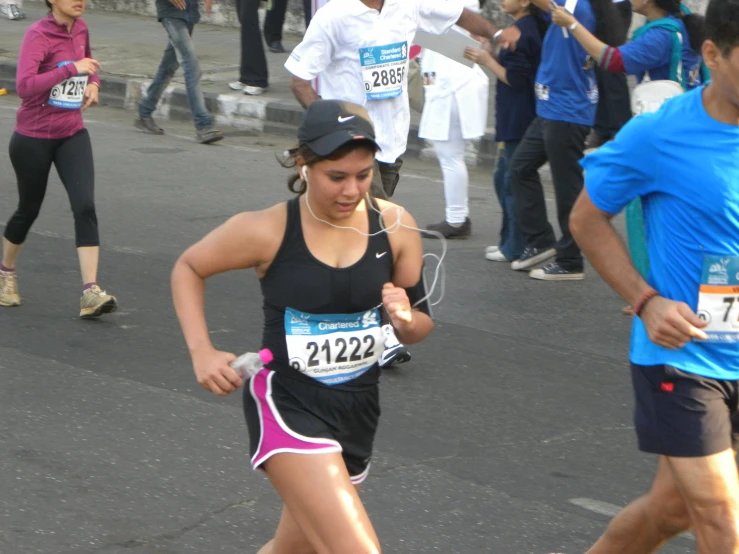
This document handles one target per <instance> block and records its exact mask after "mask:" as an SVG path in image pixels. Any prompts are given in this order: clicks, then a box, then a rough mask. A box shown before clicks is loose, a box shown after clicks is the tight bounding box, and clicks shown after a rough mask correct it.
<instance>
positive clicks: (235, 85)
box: [228, 81, 246, 90]
mask: <svg viewBox="0 0 739 554" xmlns="http://www.w3.org/2000/svg"><path fill="white" fill-rule="evenodd" d="M245 86H246V83H242V82H241V81H234V82H233V83H229V84H228V88H230V89H231V90H244V87H245Z"/></svg>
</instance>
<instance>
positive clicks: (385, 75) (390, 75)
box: [365, 66, 405, 90]
mask: <svg viewBox="0 0 739 554" xmlns="http://www.w3.org/2000/svg"><path fill="white" fill-rule="evenodd" d="M404 73H405V66H403V67H396V68H394V69H382V70H380V71H373V72H372V77H373V78H374V81H373V83H372V87H370V86H369V85H367V86H365V88H366V89H368V90H371V89H372V88H378V87H386V86H387V85H397V84H403V74H404Z"/></svg>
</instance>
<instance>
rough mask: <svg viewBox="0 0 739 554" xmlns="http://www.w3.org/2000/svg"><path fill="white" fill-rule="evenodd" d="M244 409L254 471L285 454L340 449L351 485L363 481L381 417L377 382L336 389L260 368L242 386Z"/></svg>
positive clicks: (336, 450)
mask: <svg viewBox="0 0 739 554" xmlns="http://www.w3.org/2000/svg"><path fill="white" fill-rule="evenodd" d="M244 413H245V415H246V425H247V427H248V429H249V439H250V440H249V442H250V451H251V463H252V467H253V468H254V469H256V468H258V467H260V466H261V465H262V464H264V462H266V461H267V460H268V459H269V458H271V457H272V456H274V455H275V454H279V453H284V452H289V453H295V454H320V453H326V452H340V453H341V455H342V457H343V458H344V463H345V464H346V468H347V470H348V471H349V476H350V477H351V480H352V483H354V484H355V485H358V484H359V483H361V482H362V481H364V480H365V479H366V477H367V474H368V473H369V465H370V459H371V457H372V445H373V443H374V439H375V432H376V430H377V424H378V421H379V418H380V397H379V391H378V387H377V385H374V386H371V387H368V388H363V389H361V390H357V391H346V390H336V389H332V388H331V387H327V386H323V385H313V384H308V383H304V382H303V381H301V380H297V379H293V378H290V377H285V376H282V377H281V376H280V374H279V373H276V372H274V371H272V370H269V369H262V370H261V371H260V372H259V373H258V374H257V375H255V376H254V377H252V378H251V379H250V380H249V381H248V382H247V383H246V386H245V387H244Z"/></svg>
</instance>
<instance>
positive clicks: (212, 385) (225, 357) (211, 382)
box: [192, 348, 244, 396]
mask: <svg viewBox="0 0 739 554" xmlns="http://www.w3.org/2000/svg"><path fill="white" fill-rule="evenodd" d="M235 359H236V355H234V354H231V353H230V352H221V351H220V350H216V349H215V348H210V349H208V350H205V351H203V352H196V353H193V355H192V367H193V369H194V370H195V378H196V379H197V380H198V384H199V385H200V386H201V387H203V388H204V389H205V390H208V391H210V392H212V393H213V394H217V395H218V396H228V395H229V394H231V393H232V392H234V391H235V390H236V389H238V388H239V387H240V386H241V385H243V384H244V381H243V380H242V379H241V377H239V375H238V374H237V373H236V371H234V369H233V368H232V367H231V366H230V365H229V364H230V363H231V362H233V361H234V360H235Z"/></svg>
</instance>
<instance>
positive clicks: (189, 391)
mask: <svg viewBox="0 0 739 554" xmlns="http://www.w3.org/2000/svg"><path fill="white" fill-rule="evenodd" d="M3 23H5V22H3ZM111 33H112V31H111ZM17 105H18V99H17V98H15V97H14V96H12V95H11V96H6V97H0V145H7V143H8V140H9V138H10V135H11V132H12V128H13V119H14V115H15V114H14V110H15V109H16V107H17ZM85 117H86V120H87V124H88V127H89V129H90V132H91V135H92V137H93V147H94V153H95V161H96V176H97V184H96V186H97V189H96V199H97V203H98V219H99V221H100V225H101V235H102V240H103V246H102V260H101V271H100V277H99V281H100V283H101V285H102V286H103V287H104V288H106V289H108V290H109V291H110V292H112V293H114V294H116V295H117V296H118V298H119V300H120V304H121V309H120V311H119V312H118V313H116V314H113V315H111V316H109V317H106V318H103V319H100V320H98V321H81V320H79V319H78V318H77V306H78V304H77V303H78V298H79V293H80V284H79V275H78V268H77V261H76V256H75V251H74V240H73V224H72V218H71V214H70V210H69V207H68V204H67V200H66V197H65V193H64V191H63V188H62V186H61V184H60V183H59V180H58V178H57V177H56V175H55V174H52V179H51V182H50V186H49V190H48V193H47V197H46V202H45V204H44V207H43V209H42V213H41V216H40V218H39V220H38V221H37V222H36V224H35V226H34V229H33V231H32V234H31V235H30V236H29V240H28V242H27V244H26V246H25V249H24V251H23V255H22V258H21V261H20V264H19V269H18V271H19V281H20V289H21V293H22V294H23V297H24V302H25V303H24V305H23V306H21V307H19V308H14V309H2V310H0V553H2V554H26V553H34V554H36V553H38V554H41V553H43V554H78V553H83V554H87V553H97V552H100V553H105V554H114V553H115V554H123V553H137V554H138V553H141V554H154V553H160V554H161V553H168V554H179V553H197V554H207V553H216V552H218V553H229V554H230V553H236V552H243V553H254V552H256V550H257V549H258V547H259V546H260V545H262V544H263V543H265V542H266V541H267V540H268V539H269V537H270V536H271V534H272V532H273V530H274V527H275V524H276V521H277V517H278V513H279V509H280V502H279V499H278V498H277V496H276V494H275V493H274V492H273V491H272V490H271V488H270V487H269V485H268V483H267V482H266V480H265V478H264V476H263V475H262V474H260V473H258V472H253V471H252V470H251V469H250V467H249V461H248V454H247V452H248V439H247V433H246V428H245V425H244V422H243V415H242V410H241V399H240V395H239V394H235V395H232V396H231V397H228V398H226V399H219V398H217V397H215V396H212V395H210V394H208V393H207V392H205V391H204V390H202V389H200V388H199V387H198V386H197V384H196V382H195V380H194V377H193V375H192V370H191V367H190V361H189V357H188V355H187V352H186V349H185V347H184V343H183V340H182V337H181V334H180V331H179V327H178V325H177V322H176V319H175V316H174V311H173V309H172V305H171V299H170V289H169V272H170V270H171V267H172V264H173V263H174V260H175V259H176V257H177V256H178V255H179V254H180V253H181V252H182V251H183V250H184V249H185V248H186V247H187V246H188V245H189V244H191V243H192V242H194V241H195V240H197V239H199V238H200V237H201V236H203V235H204V234H205V233H207V232H208V231H209V230H211V229H212V228H214V227H215V226H217V225H218V224H220V223H221V222H223V221H224V220H225V219H226V218H228V217H229V216H230V215H232V214H234V213H235V212H238V211H241V210H248V209H259V208H263V207H266V206H269V205H271V204H273V203H276V202H278V201H281V200H284V199H285V198H287V196H288V195H287V194H286V192H287V188H286V184H285V180H286V177H287V176H288V174H289V172H288V171H287V170H284V169H282V168H280V167H279V166H278V165H277V162H276V161H275V152H281V151H282V150H284V148H285V147H286V146H288V145H289V144H291V142H292V141H291V140H290V138H289V137H287V136H284V135H273V134H261V135H259V136H249V135H238V134H237V133H232V134H231V135H230V136H229V137H228V139H227V140H224V141H223V142H221V143H218V144H217V145H214V146H202V145H198V144H196V143H195V142H194V141H193V139H192V137H191V134H192V133H191V129H190V126H189V124H188V123H186V122H178V121H170V122H168V124H167V125H166V127H167V135H165V136H162V137H155V136H151V135H145V134H142V133H139V132H137V131H136V130H135V129H134V128H133V127H132V126H131V114H130V113H128V112H125V111H123V110H117V109H111V108H105V107H101V108H95V109H92V110H90V111H88V112H86V115H85ZM52 173H53V172H52ZM439 177H440V174H439V170H438V167H437V165H436V164H435V163H429V162H423V161H420V160H415V159H409V160H408V161H407V165H406V166H404V168H403V177H402V179H401V182H400V185H399V187H398V192H397V194H396V197H395V199H396V200H397V202H399V203H400V204H402V205H405V206H406V207H407V208H408V209H409V210H410V211H411V212H412V213H413V214H414V215H415V217H416V219H417V220H418V221H419V222H420V223H421V224H426V223H429V222H434V221H438V220H440V219H441V217H442V216H443V199H442V193H441V183H440V180H439ZM471 179H472V187H471V205H472V220H473V224H474V235H473V236H472V237H471V238H470V239H469V240H466V241H453V242H451V243H450V244H449V253H448V256H447V259H446V260H445V264H446V269H447V272H446V274H447V280H446V290H445V295H444V298H443V300H442V302H441V304H440V305H439V306H437V309H436V318H437V329H436V330H435V332H434V333H433V335H432V336H431V337H430V338H429V339H428V340H427V341H425V342H424V343H422V344H419V345H415V346H414V347H413V348H412V353H413V360H412V361H411V362H410V363H408V364H405V365H403V366H401V367H400V368H398V369H395V370H391V371H386V372H384V374H383V378H382V385H381V394H382V410H383V416H382V421H381V426H380V430H379V433H378V437H377V441H376V449H375V458H374V463H373V466H372V473H371V476H370V478H369V479H368V481H367V483H366V484H365V485H364V486H363V490H362V499H363V501H364V502H365V504H366V506H367V509H368V511H369V514H370V517H371V519H372V521H373V523H374V524H375V526H376V528H377V531H378V535H379V536H380V538H381V541H382V544H383V547H384V552H388V553H398V554H410V553H433V552H443V553H459V554H476V553H483V552H490V553H500V554H527V553H532V554H554V553H567V554H575V553H581V552H584V551H585V550H586V549H587V546H588V545H589V544H590V543H592V542H593V541H594V540H595V539H596V538H597V537H598V535H599V534H600V532H602V530H603V529H604V528H605V526H606V524H607V521H608V517H609V515H612V514H613V513H614V511H615V510H617V509H618V508H619V507H620V506H624V505H625V504H626V503H627V502H628V501H629V500H630V499H632V498H634V497H636V496H637V495H639V494H641V493H642V492H644V491H645V490H646V489H647V487H648V485H649V483H650V481H651V477H652V475H653V472H654V467H655V463H656V461H655V459H654V458H653V457H651V456H646V455H643V454H640V453H638V452H637V450H636V446H635V439H634V433H633V429H632V424H631V407H632V400H631V390H630V384H629V373H628V367H627V364H626V352H627V345H628V337H629V320H628V319H627V318H625V317H623V316H622V315H621V314H620V308H621V306H622V304H623V303H622V301H621V300H620V299H619V298H617V297H616V296H615V295H614V294H613V293H612V292H611V291H610V290H609V289H608V288H607V286H606V285H605V284H604V283H603V282H602V281H601V280H600V279H599V278H598V277H597V276H596V275H595V274H594V273H593V272H592V270H591V269H590V268H588V269H587V271H586V276H587V277H586V280H585V281H582V282H573V283H546V282H538V281H533V280H531V279H529V278H528V277H527V276H526V275H525V274H521V273H517V272H513V271H511V270H510V269H509V268H508V266H507V265H506V264H495V263H492V262H488V261H486V260H485V259H484V258H483V249H484V247H485V245H487V244H493V243H495V242H496V241H495V236H496V233H497V229H498V226H499V224H500V210H499V208H498V206H497V202H496V200H495V199H494V195H493V192H492V187H491V184H490V182H491V176H490V174H489V171H488V170H483V169H480V168H473V169H472V170H471ZM16 199H17V196H16V190H15V180H14V177H13V171H12V168H11V165H10V162H9V160H8V158H7V155H2V156H0V221H5V220H6V219H7V218H8V217H9V216H10V213H11V212H12V210H13V208H14V205H15V203H16ZM549 207H550V211H551V210H552V208H553V205H552V202H551V198H550V205H549ZM618 225H619V226H621V222H620V221H619V222H618ZM0 227H2V225H0ZM425 246H426V249H427V251H434V252H438V251H439V245H438V243H436V242H433V241H427V242H426V243H425ZM207 313H208V321H209V325H210V329H211V331H212V332H213V340H214V342H215V344H216V345H217V347H219V348H222V349H226V350H231V351H233V352H235V353H241V352H243V351H246V350H254V349H255V348H258V347H259V338H260V330H261V324H262V311H261V295H260V292H259V287H258V283H257V280H256V278H255V277H254V276H253V274H251V273H247V272H240V273H231V274H227V275H223V276H218V277H216V278H214V279H212V281H211V282H210V283H209V287H208V292H207ZM692 548H694V542H692V541H691V540H690V539H689V538H680V539H677V540H675V541H674V542H673V543H672V544H671V545H670V546H669V547H667V548H665V549H664V552H667V553H672V554H684V553H687V552H690V551H692Z"/></svg>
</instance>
